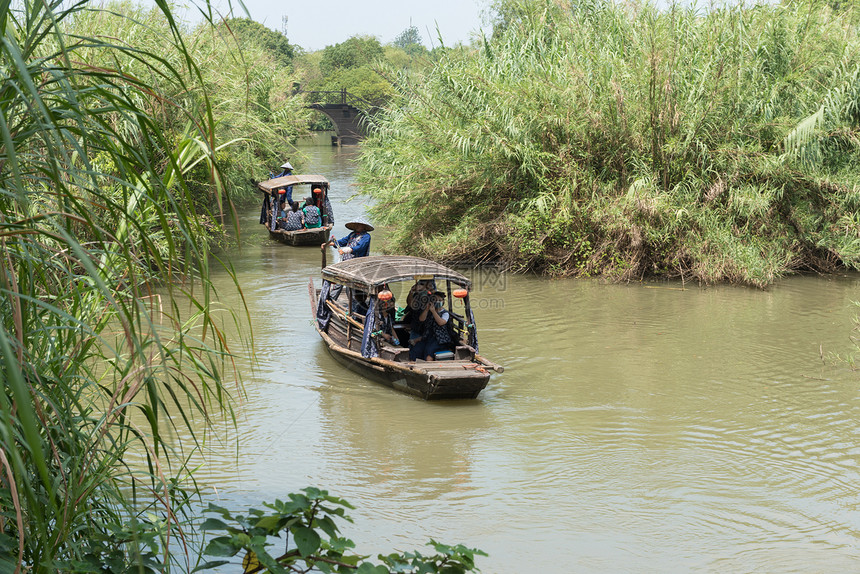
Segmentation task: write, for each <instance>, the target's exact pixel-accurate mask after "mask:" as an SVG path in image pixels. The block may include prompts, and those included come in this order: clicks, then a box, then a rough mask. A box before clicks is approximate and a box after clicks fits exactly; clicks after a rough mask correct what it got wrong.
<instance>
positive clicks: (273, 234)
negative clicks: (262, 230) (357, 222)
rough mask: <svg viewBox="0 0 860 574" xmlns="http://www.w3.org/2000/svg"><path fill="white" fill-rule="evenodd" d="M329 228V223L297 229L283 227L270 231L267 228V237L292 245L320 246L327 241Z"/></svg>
mask: <svg viewBox="0 0 860 574" xmlns="http://www.w3.org/2000/svg"><path fill="white" fill-rule="evenodd" d="M331 228H332V226H331V225H326V226H325V227H319V228H317V229H300V230H298V231H284V230H283V229H278V230H276V231H272V230H271V229H269V238H270V239H274V240H275V241H279V242H280V243H283V244H285V245H292V246H293V247H302V246H307V245H316V246H320V245H322V244H323V243H325V242H327V241H328V238H329V235H330V233H331Z"/></svg>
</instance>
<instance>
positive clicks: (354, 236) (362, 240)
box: [335, 231, 370, 261]
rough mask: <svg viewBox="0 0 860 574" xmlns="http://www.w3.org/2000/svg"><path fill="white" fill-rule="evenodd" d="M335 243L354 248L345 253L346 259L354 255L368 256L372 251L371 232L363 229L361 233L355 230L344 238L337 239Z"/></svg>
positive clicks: (344, 257) (339, 245)
mask: <svg viewBox="0 0 860 574" xmlns="http://www.w3.org/2000/svg"><path fill="white" fill-rule="evenodd" d="M335 243H336V244H337V246H338V247H349V248H351V249H352V253H344V255H343V259H344V261H346V260H347V259H352V258H353V257H367V254H368V253H369V252H370V233H368V232H366V231H363V232H362V233H360V234H359V233H358V232H357V231H353V232H352V233H350V234H349V235H347V236H346V237H344V238H342V239H336V240H335Z"/></svg>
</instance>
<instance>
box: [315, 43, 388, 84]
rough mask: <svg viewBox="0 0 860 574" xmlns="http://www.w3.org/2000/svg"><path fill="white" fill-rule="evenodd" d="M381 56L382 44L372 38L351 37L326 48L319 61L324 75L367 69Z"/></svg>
mask: <svg viewBox="0 0 860 574" xmlns="http://www.w3.org/2000/svg"><path fill="white" fill-rule="evenodd" d="M382 56H383V51H382V44H380V43H379V40H378V39H377V38H375V37H373V36H353V37H352V38H349V39H348V40H346V41H345V42H341V43H340V44H335V45H333V46H326V47H325V49H324V50H323V53H322V59H321V60H320V70H321V71H322V73H323V74H324V75H330V74H332V73H334V72H336V71H341V70H350V69H356V68H362V67H367V66H370V65H371V64H373V63H374V62H375V61H376V60H377V59H379V58H381V57H382Z"/></svg>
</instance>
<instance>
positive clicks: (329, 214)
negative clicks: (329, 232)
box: [313, 187, 334, 225]
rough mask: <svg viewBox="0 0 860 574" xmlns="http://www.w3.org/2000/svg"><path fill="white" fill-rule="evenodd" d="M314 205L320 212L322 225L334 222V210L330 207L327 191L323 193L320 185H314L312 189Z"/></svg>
mask: <svg viewBox="0 0 860 574" xmlns="http://www.w3.org/2000/svg"><path fill="white" fill-rule="evenodd" d="M313 197H314V205H316V206H317V207H318V208H319V209H320V212H321V213H322V218H323V225H331V224H334V211H333V210H332V208H331V201H329V199H328V193H326V194H324V195H323V190H322V188H321V187H315V188H314V191H313Z"/></svg>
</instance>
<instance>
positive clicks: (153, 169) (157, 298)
mask: <svg viewBox="0 0 860 574" xmlns="http://www.w3.org/2000/svg"><path fill="white" fill-rule="evenodd" d="M113 10H114V12H113V13H108V12H105V11H103V10H101V9H99V10H90V9H89V7H88V5H87V3H86V2H83V3H75V4H68V3H61V2H48V3H45V2H30V1H24V2H19V3H16V4H15V6H14V7H11V6H10V5H9V4H8V3H6V4H5V5H2V6H0V24H2V27H3V29H4V30H5V36H4V42H3V43H2V45H0V65H2V66H3V70H4V74H3V76H2V79H0V94H2V98H0V107H2V112H3V114H2V119H3V121H2V122H0V135H2V139H0V141H2V144H0V162H2V165H3V166H5V168H4V169H3V170H0V242H2V250H0V251H2V261H0V378H2V380H3V382H4V384H3V390H2V392H0V506H2V509H3V520H2V522H0V550H2V551H0V565H2V567H4V571H5V570H7V568H5V567H7V566H9V567H10V568H8V569H9V570H13V569H14V566H12V565H17V566H20V567H21V568H22V571H28V572H58V571H91V572H96V571H99V572H104V571H111V572H119V571H130V570H131V569H134V570H135V571H159V572H161V571H165V570H166V569H169V568H170V567H171V566H172V565H175V564H176V563H177V562H178V561H179V560H180V559H181V557H180V556H176V557H173V556H171V555H168V554H166V551H165V549H166V548H168V544H169V541H177V540H179V541H184V540H185V532H184V531H183V529H182V524H183V521H184V518H183V512H184V509H185V508H186V507H187V503H188V496H187V494H186V493H185V492H184V491H183V490H182V488H180V485H179V484H178V482H177V481H176V480H175V479H174V478H172V477H171V471H173V472H176V473H179V472H181V471H182V463H183V459H182V458H181V457H179V455H178V454H177V453H175V452H173V451H171V450H170V449H169V448H168V444H169V441H168V440H167V438H168V435H169V434H170V433H172V432H174V431H175V429H176V427H179V426H186V425H187V423H188V422H189V421H190V420H191V419H192V418H202V419H209V418H210V417H218V416H224V417H230V416H231V412H230V405H229V396H230V392H231V389H230V388H229V387H228V385H227V383H226V382H225V380H224V379H223V378H222V373H224V372H226V371H228V370H229V362H228V361H229V356H230V355H229V354H230V348H229V347H228V346H227V342H226V338H225V337H224V334H223V332H222V330H221V328H220V323H219V321H218V320H216V318H215V317H216V314H220V313H223V312H224V310H222V309H219V308H218V307H217V304H213V303H212V301H213V300H215V301H217V296H216V294H215V293H214V289H213V286H212V285H211V283H210V282H209V279H208V271H209V265H210V264H212V263H215V261H213V260H211V259H210V258H209V254H208V252H207V245H206V242H205V237H206V235H207V226H208V225H210V224H211V219H209V220H208V221H207V220H206V219H204V218H202V217H198V216H197V214H196V201H195V197H194V194H193V193H192V190H191V185H190V182H189V177H188V175H189V173H191V172H192V171H193V170H195V169H197V167H198V166H205V167H206V173H207V175H208V177H209V182H208V185H209V186H210V188H209V189H213V190H215V191H216V192H217V193H218V197H219V198H222V197H224V195H223V194H224V193H225V191H224V187H223V177H222V174H221V172H220V170H219V160H218V158H217V155H218V154H217V150H218V145H217V144H216V141H217V139H216V135H215V132H216V125H215V120H214V118H213V113H212V102H211V101H210V100H209V99H208V98H207V96H206V93H205V92H203V91H196V89H195V88H197V87H199V86H200V85H201V82H202V80H203V76H202V74H201V71H200V69H199V68H198V67H197V65H196V64H195V61H194V59H193V57H192V54H191V53H190V51H189V49H188V45H187V44H186V43H185V38H184V37H183V35H182V31H181V30H180V29H179V27H178V26H177V25H176V23H175V22H174V21H173V20H172V16H171V14H170V13H169V11H167V10H166V9H165V11H163V12H162V11H160V10H156V11H151V12H145V11H140V10H136V9H132V8H130V7H129V6H127V5H121V6H120V5H117V6H114V7H113ZM125 10H129V11H128V12H125V13H124V14H123V13H122V12H123V11H125ZM119 22H122V25H119ZM118 31H122V33H121V34H120V33H117V32H118ZM120 38H122V40H120ZM180 302H183V303H181V304H180ZM186 303H188V304H190V306H191V308H192V309H193V312H191V313H189V312H188V310H187V309H186ZM226 315H227V316H230V312H229V311H227V313H226ZM232 319H233V320H234V321H237V322H239V324H240V325H241V319H240V318H238V317H232ZM184 430H185V432H190V433H191V434H190V435H187V436H189V437H190V439H191V441H192V442H193V441H195V440H196V436H195V434H194V427H193V426H192V425H187V428H185V429H184ZM129 460H137V461H139V463H137V464H131V463H129V462H126V461H129Z"/></svg>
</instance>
